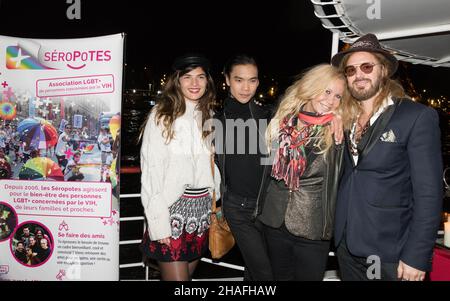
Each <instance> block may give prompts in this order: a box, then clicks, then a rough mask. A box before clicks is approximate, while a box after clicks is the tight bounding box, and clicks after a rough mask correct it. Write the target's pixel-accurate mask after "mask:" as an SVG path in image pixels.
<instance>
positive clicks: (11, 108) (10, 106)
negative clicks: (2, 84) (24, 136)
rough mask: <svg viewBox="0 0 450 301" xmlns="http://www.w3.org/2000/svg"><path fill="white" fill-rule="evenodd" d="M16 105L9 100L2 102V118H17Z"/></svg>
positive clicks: (0, 103)
mask: <svg viewBox="0 0 450 301" xmlns="http://www.w3.org/2000/svg"><path fill="white" fill-rule="evenodd" d="M16 114H17V110H16V105H15V104H14V103H12V102H9V101H2V102H0V118H2V119H4V120H13V119H14V118H16Z"/></svg>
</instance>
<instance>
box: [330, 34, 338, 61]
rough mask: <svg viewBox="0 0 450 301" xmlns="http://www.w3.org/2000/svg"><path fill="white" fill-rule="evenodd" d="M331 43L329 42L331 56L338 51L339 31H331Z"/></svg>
mask: <svg viewBox="0 0 450 301" xmlns="http://www.w3.org/2000/svg"><path fill="white" fill-rule="evenodd" d="M332 39H333V40H332V44H331V57H333V55H335V54H336V53H338V51H339V32H333V38H332Z"/></svg>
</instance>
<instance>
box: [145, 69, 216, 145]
mask: <svg viewBox="0 0 450 301" xmlns="http://www.w3.org/2000/svg"><path fill="white" fill-rule="evenodd" d="M198 67H199V66H189V67H186V68H185V69H183V70H177V71H175V72H174V73H173V74H171V75H170V76H169V78H168V80H167V83H166V85H165V86H164V90H163V91H162V94H161V97H160V98H159V99H158V103H157V105H156V106H155V107H154V108H153V110H155V113H156V115H155V120H156V124H157V125H160V124H162V125H163V128H164V130H163V137H164V138H165V139H166V143H169V142H170V141H171V140H172V139H173V138H174V134H175V133H174V131H173V123H174V122H175V120H176V119H177V118H178V117H180V116H182V115H183V114H184V113H185V112H186V103H185V100H184V96H183V93H182V92H181V86H180V78H181V77H182V76H183V75H185V74H186V73H188V72H190V71H192V70H194V69H196V68H198ZM200 68H202V70H203V71H204V72H205V74H206V78H207V84H206V90H205V94H203V96H202V97H200V99H199V100H198V104H197V109H198V110H199V111H200V112H201V114H202V124H201V126H202V137H203V138H204V139H205V138H206V137H207V136H208V135H209V134H210V133H211V131H212V130H211V129H209V128H205V127H204V124H205V123H206V121H207V120H209V119H210V118H211V112H212V107H213V104H214V100H215V97H216V89H215V86H214V81H213V79H212V77H211V75H210V74H209V72H208V71H207V70H205V69H204V68H203V67H201V66H200ZM150 113H151V112H150ZM150 113H149V115H148V116H147V120H146V122H145V123H144V124H143V127H142V129H141V135H140V136H141V137H142V134H143V131H144V129H145V124H146V123H147V122H148V120H149V116H150Z"/></svg>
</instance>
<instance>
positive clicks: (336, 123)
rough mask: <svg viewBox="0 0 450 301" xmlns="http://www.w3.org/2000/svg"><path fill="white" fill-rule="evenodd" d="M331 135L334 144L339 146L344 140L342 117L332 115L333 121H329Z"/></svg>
mask: <svg viewBox="0 0 450 301" xmlns="http://www.w3.org/2000/svg"><path fill="white" fill-rule="evenodd" d="M330 126H331V133H332V134H333V137H334V143H335V144H336V145H339V144H341V143H342V141H343V140H344V123H343V122H342V117H341V116H340V115H338V114H336V113H335V114H334V118H333V120H331V124H330Z"/></svg>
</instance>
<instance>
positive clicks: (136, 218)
mask: <svg viewBox="0 0 450 301" xmlns="http://www.w3.org/2000/svg"><path fill="white" fill-rule="evenodd" d="M140 197H141V195H140V194H139V193H135V194H121V195H120V199H131V198H140ZM144 220H145V218H144V216H131V217H121V218H120V226H121V227H122V225H123V223H126V222H134V221H144ZM144 232H145V224H144V227H143V231H142V235H143V234H144ZM141 242H142V239H135V240H122V241H119V246H123V245H134V244H136V245H139V244H140V243H141ZM329 256H335V254H334V252H330V253H329ZM201 261H202V262H205V263H208V264H213V265H216V266H221V267H225V268H228V269H233V270H237V271H244V267H243V266H240V265H235V264H231V263H226V262H222V261H213V260H212V259H210V258H206V257H202V258H201ZM136 267H143V268H145V279H144V280H145V281H151V280H152V279H149V266H148V265H146V264H145V263H144V262H143V261H140V262H134V263H127V264H121V265H119V269H126V268H136ZM152 268H154V269H157V268H158V267H157V266H153V267H152ZM193 280H194V281H204V280H210V281H215V280H220V281H226V280H228V281H242V280H243V278H242V277H237V278H236V277H233V278H220V279H219V278H217V279H216V278H214V279H193ZM329 280H339V278H337V276H336V271H327V272H326V274H325V277H324V281H329Z"/></svg>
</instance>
